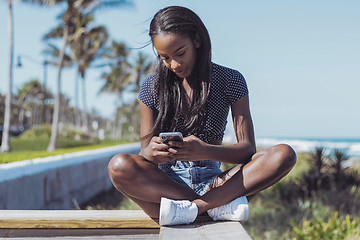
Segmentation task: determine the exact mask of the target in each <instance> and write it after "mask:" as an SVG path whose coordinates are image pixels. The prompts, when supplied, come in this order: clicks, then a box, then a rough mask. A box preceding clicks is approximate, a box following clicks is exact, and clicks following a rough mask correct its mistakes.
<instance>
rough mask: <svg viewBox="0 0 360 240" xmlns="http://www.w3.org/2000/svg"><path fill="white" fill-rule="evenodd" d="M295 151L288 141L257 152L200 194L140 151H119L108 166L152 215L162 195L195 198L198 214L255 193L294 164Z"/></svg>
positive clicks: (118, 183) (117, 181) (122, 186)
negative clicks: (182, 184)
mask: <svg viewBox="0 0 360 240" xmlns="http://www.w3.org/2000/svg"><path fill="white" fill-rule="evenodd" d="M295 162H296V154H295V152H294V151H293V150H292V148H291V147H289V146H288V145H284V144H282V145H277V146H274V147H271V148H268V149H265V150H263V151H261V152H258V153H256V154H255V155H254V156H253V157H252V159H251V161H250V162H249V163H247V164H246V165H238V166H236V167H234V168H232V169H230V170H229V171H226V172H224V173H223V174H220V175H219V177H218V178H216V179H215V180H214V182H213V185H212V189H211V190H210V191H209V192H207V193H206V194H205V195H204V196H202V197H200V196H198V195H197V194H196V193H195V192H193V191H192V190H190V189H188V188H185V187H183V186H181V185H179V184H177V183H175V182H174V181H172V180H171V179H170V178H169V177H168V176H167V175H166V174H165V173H163V172H162V171H161V170H159V169H158V168H157V166H156V165H154V164H153V163H151V162H149V161H147V160H146V159H145V158H143V157H141V156H140V155H128V154H118V155H116V156H115V157H113V159H112V160H111V161H110V163H109V166H108V169H109V175H110V178H111V180H112V182H113V184H114V186H115V187H116V188H117V189H118V190H119V191H120V192H122V193H124V194H125V195H127V196H128V197H129V198H131V199H132V200H133V201H134V202H136V203H137V204H138V205H139V206H140V207H141V208H142V209H144V211H145V212H146V213H147V214H148V215H149V216H151V217H158V216H159V203H160V200H161V197H167V198H169V199H174V200H190V201H193V202H194V203H195V204H196V205H197V206H198V209H199V212H198V214H199V215H200V214H202V213H204V212H206V211H207V210H209V209H211V208H214V207H218V206H221V205H224V204H226V203H228V202H230V201H232V200H233V199H235V198H237V197H240V196H244V195H246V196H252V195H254V194H257V193H258V192H260V191H261V190H263V189H265V188H267V187H269V186H271V185H273V184H274V183H276V182H278V181H279V180H280V179H281V178H283V177H284V176H285V175H286V174H287V173H288V172H289V171H290V170H291V169H292V167H293V166H294V165H295Z"/></svg>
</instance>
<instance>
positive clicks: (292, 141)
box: [224, 134, 360, 158]
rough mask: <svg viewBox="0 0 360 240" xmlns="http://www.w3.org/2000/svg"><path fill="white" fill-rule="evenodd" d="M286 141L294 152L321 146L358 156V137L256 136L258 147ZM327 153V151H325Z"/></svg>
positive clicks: (227, 138) (226, 139)
mask: <svg viewBox="0 0 360 240" xmlns="http://www.w3.org/2000/svg"><path fill="white" fill-rule="evenodd" d="M224 142H225V143H226V142H227V143H231V142H235V136H233V135H231V134H227V135H225V137H224ZM280 143H286V144H288V145H290V146H291V147H293V148H294V150H295V151H296V152H310V151H313V150H314V149H315V147H318V146H322V147H325V149H326V150H327V151H328V152H329V151H331V150H332V149H340V150H344V151H346V153H347V155H348V156H349V157H351V158H360V138H358V139H355V138H287V137H256V145H257V146H258V147H270V146H273V145H276V144H280ZM325 154H327V152H325Z"/></svg>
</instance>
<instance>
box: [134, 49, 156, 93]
mask: <svg viewBox="0 0 360 240" xmlns="http://www.w3.org/2000/svg"><path fill="white" fill-rule="evenodd" d="M135 61H136V62H135V65H134V72H135V84H136V88H135V92H139V91H140V84H141V80H143V79H144V77H145V76H146V75H148V74H149V73H150V71H151V69H152V67H153V61H150V60H149V57H148V56H146V55H145V54H144V53H142V52H139V53H138V55H137V58H136V60H135Z"/></svg>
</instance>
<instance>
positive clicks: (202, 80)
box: [148, 6, 212, 136]
mask: <svg viewBox="0 0 360 240" xmlns="http://www.w3.org/2000/svg"><path fill="white" fill-rule="evenodd" d="M160 33H172V34H177V35H179V36H182V37H188V38H190V39H192V40H193V41H194V40H195V39H197V40H199V42H200V47H199V48H197V49H196V51H197V52H196V61H195V66H194V68H193V72H192V73H191V76H189V79H190V80H191V82H192V83H193V84H194V85H193V86H192V87H193V95H192V96H193V97H192V102H191V104H190V107H189V106H188V105H187V102H186V100H185V99H186V97H184V96H185V91H184V89H183V87H182V80H183V79H181V78H179V77H178V76H177V75H176V74H175V73H174V72H172V71H171V70H170V69H168V68H167V67H166V66H165V64H164V63H163V61H162V60H161V59H160V57H159V56H158V63H157V66H156V67H155V72H154V89H155V91H156V94H157V96H159V111H158V112H156V113H155V114H156V116H155V119H156V120H155V123H154V128H153V130H152V131H151V132H150V133H149V134H148V136H149V135H158V134H159V132H162V131H175V130H176V127H177V126H178V123H179V121H181V118H182V119H183V120H182V121H183V126H184V128H183V130H182V131H183V134H184V135H185V136H186V135H190V134H195V135H197V134H196V133H198V132H200V131H201V130H202V129H203V127H204V126H205V122H206V119H207V114H206V112H207V111H206V108H207V101H208V99H209V96H210V83H211V81H210V80H211V72H212V71H211V70H212V63H211V42H210V36H209V33H208V31H207V29H206V27H205V25H204V23H203V22H202V21H201V19H200V18H199V16H198V15H197V14H196V13H194V12H193V11H191V10H190V9H188V8H185V7H180V6H171V7H167V8H164V9H161V10H160V11H158V12H157V13H156V14H155V16H154V18H153V19H152V21H151V23H150V31H149V35H150V38H151V40H153V38H154V37H155V36H157V35H158V34H160ZM184 113H186V114H185V115H186V117H184Z"/></svg>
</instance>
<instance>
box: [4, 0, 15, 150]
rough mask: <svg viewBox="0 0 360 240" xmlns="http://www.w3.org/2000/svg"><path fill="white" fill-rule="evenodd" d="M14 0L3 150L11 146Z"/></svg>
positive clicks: (10, 8) (10, 5) (10, 20)
mask: <svg viewBox="0 0 360 240" xmlns="http://www.w3.org/2000/svg"><path fill="white" fill-rule="evenodd" d="M11 1H12V0H9V36H10V74H9V88H8V94H7V95H6V99H5V119H4V131H3V135H2V142H1V152H9V151H10V150H11V147H10V124H11V98H12V95H11V90H12V79H13V57H14V29H13V20H14V19H13V9H12V3H11Z"/></svg>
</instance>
